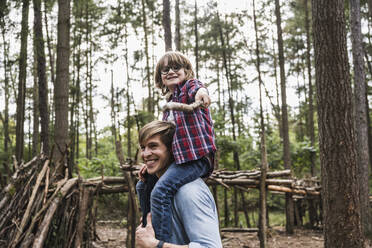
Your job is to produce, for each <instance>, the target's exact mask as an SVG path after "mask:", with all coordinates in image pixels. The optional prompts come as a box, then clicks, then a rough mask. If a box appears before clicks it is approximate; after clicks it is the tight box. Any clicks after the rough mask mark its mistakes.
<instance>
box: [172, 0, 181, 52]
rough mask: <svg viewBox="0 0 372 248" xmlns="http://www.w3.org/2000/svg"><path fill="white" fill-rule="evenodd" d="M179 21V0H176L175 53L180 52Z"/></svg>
mask: <svg viewBox="0 0 372 248" xmlns="http://www.w3.org/2000/svg"><path fill="white" fill-rule="evenodd" d="M180 23H181V21H180V0H176V4H175V24H176V28H175V32H174V33H175V34H174V43H175V45H176V51H180V50H181V32H180V27H181V24H180Z"/></svg>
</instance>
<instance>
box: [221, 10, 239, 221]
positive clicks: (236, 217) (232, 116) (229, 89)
mask: <svg viewBox="0 0 372 248" xmlns="http://www.w3.org/2000/svg"><path fill="white" fill-rule="evenodd" d="M217 20H218V28H219V36H220V41H221V46H222V48H223V49H222V59H223V66H224V68H225V76H226V81H227V92H228V97H229V111H230V119H231V124H232V135H233V140H234V141H236V134H235V113H234V100H233V97H232V87H231V82H230V81H231V76H230V70H229V68H228V64H227V55H226V48H227V47H226V46H225V39H224V34H223V31H222V25H221V21H220V17H219V13H217ZM233 159H234V165H235V168H236V169H237V170H240V162H239V155H238V152H237V151H236V149H234V151H233ZM234 203H235V206H234V224H235V226H238V223H239V215H238V198H237V190H235V189H234Z"/></svg>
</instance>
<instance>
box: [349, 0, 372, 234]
mask: <svg viewBox="0 0 372 248" xmlns="http://www.w3.org/2000/svg"><path fill="white" fill-rule="evenodd" d="M350 10H351V13H350V23H351V25H350V26H351V43H352V50H353V64H354V101H355V117H356V118H355V132H356V144H357V161H358V162H357V165H358V172H357V173H358V178H359V195H360V207H361V216H362V223H363V225H362V227H363V232H364V233H365V234H366V235H367V234H372V223H370V218H371V217H370V211H369V189H368V176H369V173H368V172H369V166H368V163H369V150H368V122H367V115H368V113H367V99H366V96H367V95H366V82H365V81H366V76H365V71H364V50H363V42H362V40H363V39H362V32H361V24H360V1H359V0H350Z"/></svg>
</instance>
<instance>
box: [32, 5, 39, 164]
mask: <svg viewBox="0 0 372 248" xmlns="http://www.w3.org/2000/svg"><path fill="white" fill-rule="evenodd" d="M34 13H35V12H34ZM35 43H36V36H35V35H34V63H33V72H32V73H33V78H34V87H33V89H32V101H33V104H32V112H33V115H32V152H31V156H32V157H35V156H36V155H37V154H38V153H39V143H40V142H39V136H40V134H39V92H38V90H39V87H38V85H39V84H38V82H37V80H38V76H37V55H36V44H35Z"/></svg>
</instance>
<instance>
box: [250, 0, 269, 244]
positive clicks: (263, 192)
mask: <svg viewBox="0 0 372 248" xmlns="http://www.w3.org/2000/svg"><path fill="white" fill-rule="evenodd" d="M253 22H254V30H255V38H256V39H255V40H256V49H255V51H256V69H257V74H258V83H259V101H260V141H261V147H260V149H261V178H260V186H259V187H260V200H259V201H260V203H259V206H260V210H259V211H260V213H259V228H260V230H259V233H258V236H259V239H260V247H261V248H265V247H267V225H266V224H267V220H266V214H267V199H266V198H267V187H266V175H267V168H268V165H267V151H266V132H265V119H264V114H263V107H262V85H263V83H262V77H261V58H260V49H259V43H258V34H257V18H256V6H255V1H254V0H253Z"/></svg>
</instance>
